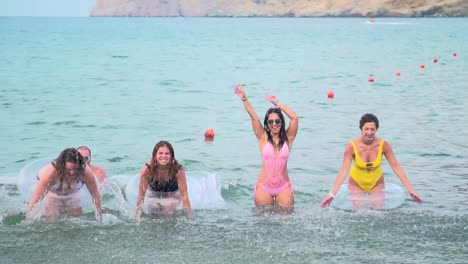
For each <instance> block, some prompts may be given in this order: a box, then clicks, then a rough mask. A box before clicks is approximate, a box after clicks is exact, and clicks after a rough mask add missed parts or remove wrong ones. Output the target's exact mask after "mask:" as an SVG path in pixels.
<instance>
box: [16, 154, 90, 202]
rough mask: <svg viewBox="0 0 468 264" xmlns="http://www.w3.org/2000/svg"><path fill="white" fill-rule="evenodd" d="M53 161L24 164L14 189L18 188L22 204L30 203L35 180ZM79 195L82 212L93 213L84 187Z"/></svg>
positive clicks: (45, 159)
mask: <svg viewBox="0 0 468 264" xmlns="http://www.w3.org/2000/svg"><path fill="white" fill-rule="evenodd" d="M54 159H55V158H53V157H49V158H42V159H37V160H34V161H32V162H30V163H28V164H26V166H24V167H23V168H22V169H21V171H20V172H19V174H18V177H17V178H16V187H17V188H18V191H19V193H20V196H21V199H22V200H23V202H25V203H29V202H30V201H31V198H32V196H33V194H34V191H35V190H36V187H37V185H38V183H39V180H38V179H37V175H38V173H39V171H40V170H41V169H42V168H43V167H44V166H46V165H47V164H50V163H51V162H52V161H53V160H54ZM81 194H82V195H81V196H82V197H81V206H82V208H83V211H85V209H89V210H86V211H93V207H94V205H93V204H92V202H91V201H92V199H91V195H90V194H89V192H88V189H87V188H86V186H83V188H82V189H81Z"/></svg>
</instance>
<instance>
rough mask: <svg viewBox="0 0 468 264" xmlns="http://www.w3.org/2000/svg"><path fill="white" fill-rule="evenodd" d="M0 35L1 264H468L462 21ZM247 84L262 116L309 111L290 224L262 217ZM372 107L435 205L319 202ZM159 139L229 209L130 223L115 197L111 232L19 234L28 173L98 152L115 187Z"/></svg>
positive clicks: (43, 25)
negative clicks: (65, 157)
mask: <svg viewBox="0 0 468 264" xmlns="http://www.w3.org/2000/svg"><path fill="white" fill-rule="evenodd" d="M0 33H1V34H0V58H1V60H0V85H1V87H0V116H1V118H2V122H1V123H2V124H1V129H0V142H1V147H0V161H1V162H0V179H1V180H2V182H3V183H13V184H12V185H11V184H5V185H3V186H0V215H1V218H0V219H1V220H2V221H1V222H2V224H0V262H1V263H44V262H55V263H273V262H277V263H363V262H368V263H375V262H379V263H466V259H467V258H468V245H467V239H468V216H467V209H468V199H467V198H468V182H467V179H468V165H467V164H468V162H467V155H466V153H467V150H468V144H467V141H466V140H467V136H468V128H467V127H468V115H467V113H468V106H467V105H468V104H467V103H468V102H467V100H468V99H466V98H468V89H467V86H466V84H467V82H468V20H467V19H465V18H440V19H439V18H437V19H435V18H434V19H416V18H414V19H410V18H408V19H403V18H386V19H376V21H375V22H374V23H369V22H367V19H365V18H0ZM454 53H456V55H457V56H454ZM434 58H437V63H434V62H433V59H434ZM421 64H424V65H425V68H420V65H421ZM397 71H399V72H400V73H401V76H396V75H395V73H396V72H397ZM370 76H372V77H374V79H375V81H374V82H368V78H369V77H370ZM237 83H242V84H244V87H245V91H246V93H247V96H248V98H249V101H250V102H251V104H252V105H253V107H254V108H255V110H256V112H257V114H258V116H259V118H260V119H263V117H264V114H265V112H266V110H267V109H268V108H269V107H271V104H270V103H269V102H267V101H266V100H265V99H264V98H263V96H264V95H266V94H273V95H276V96H278V98H279V100H280V101H281V103H283V104H286V105H288V106H289V107H291V108H292V109H293V110H294V111H296V112H297V113H298V115H299V132H298V135H297V138H296V140H295V142H294V145H293V148H292V152H291V155H290V160H289V164H288V170H289V174H290V178H291V179H292V182H293V186H294V192H295V195H296V196H295V202H296V203H295V209H294V212H293V213H292V214H286V215H285V214H281V213H278V212H275V211H274V210H263V209H255V208H254V204H253V199H252V193H253V184H254V182H255V180H256V178H257V176H258V173H259V171H260V168H261V156H260V151H259V147H258V144H257V141H256V139H255V136H254V134H253V132H252V128H251V124H250V119H249V116H248V114H247V113H246V111H245V110H244V108H243V106H242V103H241V101H240V99H239V98H238V97H237V95H236V94H235V93H234V92H233V88H234V86H235V85H236V84H237ZM328 91H333V92H334V94H335V97H334V99H329V98H327V92H328ZM367 112H370V113H374V114H376V115H377V117H378V118H379V119H380V129H379V130H378V134H377V135H378V136H380V137H382V138H384V139H385V140H387V141H388V142H389V143H390V144H391V145H392V147H393V150H394V152H395V154H396V157H397V159H398V161H399V162H400V164H401V166H402V167H403V169H404V170H405V171H406V173H407V174H408V177H409V179H410V181H411V183H412V184H413V187H414V189H415V190H416V191H417V192H418V194H419V195H420V196H421V197H422V199H423V200H424V201H425V203H423V204H422V205H419V204H416V203H414V202H412V201H411V199H410V197H409V195H407V194H406V200H405V202H404V204H403V205H402V206H401V207H398V208H396V209H392V210H389V211H373V210H363V211H358V212H354V213H353V212H346V211H340V210H335V209H333V208H330V209H322V208H320V207H319V204H320V201H321V200H322V198H323V197H324V196H325V195H326V194H327V193H328V191H329V190H330V188H331V186H332V185H333V182H334V180H335V176H336V173H337V172H338V170H339V168H340V166H341V162H342V158H343V152H344V147H345V146H346V144H347V143H348V142H349V140H351V139H353V138H356V137H359V136H360V131H359V127H358V122H359V119H360V117H361V116H362V115H363V114H364V113H367ZM208 128H213V129H214V132H215V139H214V141H213V143H212V144H206V143H205V142H204V138H203V133H204V131H205V130H206V129H208ZM159 140H168V141H170V142H171V143H172V144H173V145H174V148H175V155H176V158H177V159H178V160H179V161H180V163H181V164H183V165H184V167H185V169H186V170H187V171H205V172H209V173H216V174H217V175H218V177H219V180H220V183H221V186H222V188H221V192H222V195H223V198H224V199H225V200H226V202H227V207H226V208H224V209H202V210H195V212H194V215H195V216H194V219H192V220H188V219H185V218H184V217H183V216H176V217H174V218H169V219H165V218H164V219H161V218H143V220H142V221H135V220H134V219H133V218H132V217H131V215H132V214H133V212H129V211H127V210H125V209H124V208H123V207H119V204H121V203H119V202H115V203H112V202H110V201H108V200H105V201H104V212H105V213H106V219H107V221H105V223H104V224H102V223H98V222H96V221H95V220H94V217H93V215H92V213H87V214H85V215H84V216H83V217H80V218H66V219H63V220H61V221H59V222H58V223H53V224H50V223H45V222H43V221H39V222H35V223H23V222H22V221H21V220H22V217H23V214H24V209H25V208H26V205H25V204H24V202H23V201H22V200H21V199H20V197H21V196H20V195H19V193H18V189H16V187H15V186H14V182H15V178H16V176H17V175H18V172H19V171H20V170H21V168H23V167H24V166H25V165H27V164H28V163H30V162H32V161H34V160H37V159H40V158H46V157H54V156H57V155H58V154H59V153H60V151H62V150H63V149H65V148H67V147H78V146H80V145H87V146H89V147H90V148H91V150H92V154H93V163H95V164H97V165H100V166H102V167H104V168H105V169H106V171H107V173H108V175H109V176H108V177H109V179H112V178H113V177H114V179H117V178H118V179H121V177H122V175H123V176H124V177H133V176H136V175H138V173H139V170H140V169H141V167H142V166H143V164H144V163H145V162H147V161H148V160H149V159H150V156H151V152H152V149H153V147H154V145H155V143H156V142H158V141H159ZM384 172H385V175H386V176H385V177H386V179H387V180H390V181H392V182H394V183H397V184H399V180H398V178H397V177H396V176H395V174H394V173H393V171H392V170H391V168H390V167H389V166H388V163H386V162H384ZM104 199H107V198H105V197H104ZM117 200H118V199H117ZM119 201H120V200H119ZM108 205H112V206H109V207H112V208H106V206H108Z"/></svg>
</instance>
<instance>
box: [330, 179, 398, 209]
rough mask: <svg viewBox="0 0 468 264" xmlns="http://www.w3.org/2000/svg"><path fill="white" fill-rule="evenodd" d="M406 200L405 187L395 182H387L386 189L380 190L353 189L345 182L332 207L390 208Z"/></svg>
mask: <svg viewBox="0 0 468 264" xmlns="http://www.w3.org/2000/svg"><path fill="white" fill-rule="evenodd" d="M404 201H405V193H404V191H403V189H402V188H401V187H400V186H399V185H397V184H394V183H390V182H385V189H383V190H381V191H378V192H361V191H351V190H349V189H348V184H343V185H342V186H341V187H340V189H339V190H338V193H337V195H336V197H335V199H333V201H332V203H331V207H333V208H337V209H342V210H358V209H361V208H370V209H377V210H388V209H393V208H397V207H399V206H401V205H402V204H403V202H404Z"/></svg>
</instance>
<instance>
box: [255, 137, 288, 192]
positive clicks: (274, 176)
mask: <svg viewBox="0 0 468 264" xmlns="http://www.w3.org/2000/svg"><path fill="white" fill-rule="evenodd" d="M288 158H289V146H288V144H287V143H284V144H283V146H282V147H281V149H280V151H279V152H278V154H275V148H274V147H273V145H272V144H271V143H270V142H268V141H267V143H266V144H265V146H264V147H263V151H262V159H263V166H265V173H266V175H265V179H264V180H263V181H262V182H259V181H257V182H256V183H255V186H254V188H255V191H256V190H257V185H258V184H259V183H260V184H261V185H262V187H263V189H264V190H265V192H267V193H268V194H270V195H271V196H273V197H276V196H278V195H279V194H280V193H281V191H283V190H284V189H285V188H287V187H288V186H289V187H291V182H289V181H286V180H285V179H284V177H283V170H284V168H285V167H286V164H287V163H288ZM292 193H293V190H292V187H291V194H292ZM254 195H255V193H254Z"/></svg>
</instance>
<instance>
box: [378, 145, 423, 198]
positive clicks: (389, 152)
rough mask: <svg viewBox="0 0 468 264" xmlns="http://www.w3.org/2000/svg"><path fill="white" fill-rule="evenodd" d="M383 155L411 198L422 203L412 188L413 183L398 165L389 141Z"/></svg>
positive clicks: (384, 146)
mask: <svg viewBox="0 0 468 264" xmlns="http://www.w3.org/2000/svg"><path fill="white" fill-rule="evenodd" d="M383 154H384V155H385V158H386V159H387V161H388V163H389V164H390V166H391V167H392V170H393V172H395V174H396V175H397V176H398V178H400V181H401V182H402V183H403V185H404V186H405V188H406V190H408V193H409V194H410V196H411V198H412V199H413V200H414V201H415V202H417V203H422V202H423V200H422V199H421V197H419V195H418V194H417V193H416V192H415V191H414V189H413V186H411V183H410V182H409V179H408V177H407V176H406V173H405V171H404V170H403V169H402V168H401V166H400V164H399V163H398V161H397V159H396V157H395V154H393V150H392V147H391V146H390V144H389V143H388V142H387V141H385V142H384V145H383Z"/></svg>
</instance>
